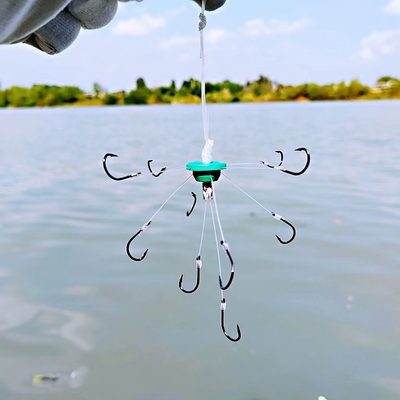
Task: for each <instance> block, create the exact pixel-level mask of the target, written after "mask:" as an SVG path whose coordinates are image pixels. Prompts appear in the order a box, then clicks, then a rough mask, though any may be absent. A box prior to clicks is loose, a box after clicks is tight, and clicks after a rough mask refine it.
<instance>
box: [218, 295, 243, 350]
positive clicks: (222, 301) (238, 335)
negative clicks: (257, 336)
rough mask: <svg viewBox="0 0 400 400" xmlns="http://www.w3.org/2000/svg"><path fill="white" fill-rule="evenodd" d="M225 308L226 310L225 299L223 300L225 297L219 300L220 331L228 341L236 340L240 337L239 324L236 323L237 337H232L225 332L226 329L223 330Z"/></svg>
mask: <svg viewBox="0 0 400 400" xmlns="http://www.w3.org/2000/svg"><path fill="white" fill-rule="evenodd" d="M225 310H226V301H225V299H222V300H221V328H222V332H223V333H224V335H225V336H226V337H227V338H228V339H229V340H230V341H232V342H238V341H239V340H240V339H241V337H242V333H241V332H240V327H239V325H236V331H237V337H236V338H232V337H230V336H229V335H228V334H227V333H226V330H225Z"/></svg>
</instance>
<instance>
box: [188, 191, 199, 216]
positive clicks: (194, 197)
mask: <svg viewBox="0 0 400 400" xmlns="http://www.w3.org/2000/svg"><path fill="white" fill-rule="evenodd" d="M192 196H193V205H192V208H191V209H190V210H189V211H186V216H187V217H189V216H190V214H191V213H192V212H193V210H194V208H195V207H196V203H197V196H196V193H194V192H192Z"/></svg>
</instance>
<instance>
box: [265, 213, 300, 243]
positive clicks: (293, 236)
mask: <svg viewBox="0 0 400 400" xmlns="http://www.w3.org/2000/svg"><path fill="white" fill-rule="evenodd" d="M271 214H272V216H273V217H274V218H275V219H277V220H278V221H282V222H284V223H285V224H286V225H289V226H290V227H291V228H292V230H293V233H292V237H291V238H290V239H289V240H288V241H286V242H284V241H283V240H282V239H281V238H280V237H279V236H278V235H275V236H276V238H277V239H278V240H279V242H280V243H282V244H289V243H290V242H291V241H293V239H294V238H295V237H296V228H295V227H294V226H293V225H292V224H291V223H290V222H288V221H286V219H285V218H283V217H282V216H281V215H279V214H276V213H274V212H271Z"/></svg>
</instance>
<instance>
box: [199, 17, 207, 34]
mask: <svg viewBox="0 0 400 400" xmlns="http://www.w3.org/2000/svg"><path fill="white" fill-rule="evenodd" d="M199 18H200V22H199V31H202V30H203V29H204V28H205V27H206V26H207V18H206V16H205V14H204V13H200V15H199Z"/></svg>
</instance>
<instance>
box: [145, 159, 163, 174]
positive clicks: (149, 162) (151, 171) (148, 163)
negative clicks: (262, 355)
mask: <svg viewBox="0 0 400 400" xmlns="http://www.w3.org/2000/svg"><path fill="white" fill-rule="evenodd" d="M152 162H153V160H149V161H147V167H148V168H149V171H150V173H151V174H152V175H153V176H154V178H158V177H159V176H160V175H161V174H163V173H164V172H165V171H166V169H167V167H162V168H161V169H160V172H159V173H158V174H155V173H153V170H152V169H151V166H150V164H151V163H152Z"/></svg>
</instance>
